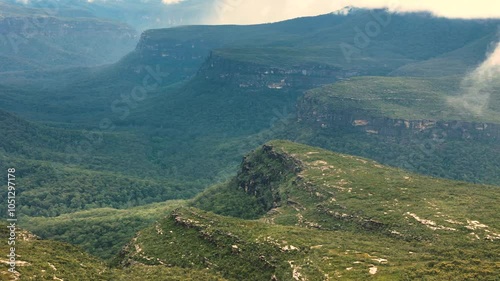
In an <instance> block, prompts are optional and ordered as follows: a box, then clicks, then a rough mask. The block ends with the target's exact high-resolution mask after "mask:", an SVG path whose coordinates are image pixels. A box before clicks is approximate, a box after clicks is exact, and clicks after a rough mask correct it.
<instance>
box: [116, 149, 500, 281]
mask: <svg viewBox="0 0 500 281" xmlns="http://www.w3.org/2000/svg"><path fill="white" fill-rule="evenodd" d="M277 159H280V160H279V161H277ZM292 163H293V164H292ZM283 167H293V169H295V173H294V175H293V177H291V178H289V176H291V174H290V175H289V176H286V177H283V176H282V175H284V174H286V173H287V171H289V170H287V169H285V170H283V169H282V168H283ZM256 175H259V176H258V177H257V176H256ZM236 178H240V179H243V178H244V179H246V184H247V185H246V188H247V190H260V192H261V193H262V192H265V191H264V190H266V189H267V190H271V191H272V192H278V193H279V197H275V203H276V204H275V205H274V206H271V207H270V208H269V207H268V206H267V204H265V202H264V205H261V206H255V208H256V209H257V210H259V209H260V208H262V207H266V208H267V209H269V212H267V214H266V215H264V216H263V217H262V218H261V219H259V220H254V221H245V220H240V219H235V218H230V217H222V216H218V215H215V214H213V213H210V212H205V211H200V210H197V209H192V208H181V209H178V210H176V211H174V212H173V213H172V215H171V216H169V217H167V218H165V219H163V220H161V221H159V222H158V223H156V224H154V225H153V226H151V227H150V228H147V229H145V230H143V231H140V232H139V234H138V236H137V237H136V238H134V239H133V241H132V242H131V244H129V245H128V246H127V247H126V248H125V249H124V252H123V253H122V254H121V259H122V263H121V264H122V265H127V264H130V263H131V262H132V261H134V262H141V263H146V264H152V265H159V264H169V265H174V266H182V267H188V268H194V269H196V268H209V269H210V270H212V271H213V272H218V273H220V274H222V275H223V276H224V277H225V278H227V279H229V280H238V277H241V276H243V275H244V276H251V279H252V280H268V279H271V278H272V277H273V276H275V278H276V279H278V280H288V279H292V278H293V276H300V277H302V278H306V279H309V280H326V279H327V278H328V277H330V278H331V277H332V276H336V277H340V276H342V277H343V278H346V279H347V280H362V279H366V278H369V277H370V276H373V278H375V279H378V280H387V279H389V280H412V279H414V278H424V279H430V280H442V279H443V278H451V277H452V278H453V279H455V280H475V279H480V280H495V278H497V274H496V273H497V272H498V270H499V264H498V259H497V258H496V256H495V255H494V254H493V253H495V252H497V251H498V250H499V246H498V243H497V241H498V239H500V233H499V227H500V225H499V224H498V219H497V215H496V213H497V212H498V210H496V209H495V208H496V207H495V206H496V203H495V199H494V198H496V197H497V196H498V192H499V190H498V187H494V186H484V185H483V186H479V185H472V184H467V183H464V182H455V181H448V180H442V179H435V178H429V177H424V176H419V175H416V174H411V173H408V172H406V171H404V170H398V169H395V168H390V167H386V166H382V165H380V164H378V163H376V162H374V161H372V160H368V159H362V158H358V157H354V156H349V155H342V154H336V153H333V152H329V151H326V150H322V149H319V148H315V147H309V146H305V145H299V144H294V143H290V142H285V141H273V142H270V143H268V144H266V145H265V146H264V147H262V148H259V149H258V150H256V151H255V152H253V153H252V154H251V155H249V156H248V157H247V158H246V160H245V162H244V164H243V165H242V169H241V171H240V173H239V175H238V176H237V177H236ZM273 178H274V179H276V178H281V181H278V182H275V181H273V180H272V179H273ZM266 180H268V181H267V182H266ZM230 184H231V183H229V185H228V186H219V187H215V188H213V189H210V190H209V192H206V193H204V194H202V195H201V196H200V198H198V199H197V200H195V201H194V203H193V204H194V205H197V204H198V206H204V207H207V206H208V210H214V211H216V212H218V213H220V214H228V213H230V214H232V215H234V214H235V212H234V210H233V209H229V210H226V209H220V208H218V207H217V206H219V205H228V206H232V205H237V204H240V203H241V201H242V199H241V197H230V198H222V196H220V195H222V194H226V193H227V190H228V189H230V188H231V189H233V190H234V192H236V193H237V192H241V191H242V190H241V189H242V186H241V185H230ZM252 188H255V189H252ZM218 190H221V191H220V194H217V193H219V191H218ZM243 193H245V192H243ZM245 194H247V196H248V197H249V199H250V200H254V199H252V198H258V197H259V196H258V194H257V195H255V193H252V192H251V193H245ZM204 196H206V197H207V198H210V199H211V200H220V201H218V202H212V204H211V205H203V200H204V198H203V197H204ZM233 200H234V201H233ZM251 202H252V201H251ZM258 202H259V201H258ZM259 203H262V202H259ZM212 206H215V207H212ZM247 206H250V205H247ZM246 212H248V213H250V214H252V213H253V212H255V210H252V209H247V211H244V210H242V213H240V214H237V215H239V216H240V217H245V216H247V214H246ZM375 268H376V269H375ZM370 272H371V273H370Z"/></svg>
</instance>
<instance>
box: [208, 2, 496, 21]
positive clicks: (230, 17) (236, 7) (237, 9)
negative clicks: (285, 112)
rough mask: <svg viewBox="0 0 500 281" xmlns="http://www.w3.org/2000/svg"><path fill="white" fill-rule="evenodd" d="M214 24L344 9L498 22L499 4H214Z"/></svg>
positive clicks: (283, 17)
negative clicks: (421, 13)
mask: <svg viewBox="0 0 500 281" xmlns="http://www.w3.org/2000/svg"><path fill="white" fill-rule="evenodd" d="M214 6H215V13H214V14H213V15H212V17H211V23H214V24H251V23H266V22H275V21H280V20H285V19H290V18H296V17H301V16H313V15H319V14H326V13H329V12H333V11H336V10H340V9H342V8H343V7H345V6H355V7H361V8H390V9H391V10H394V11H401V12H408V11H429V12H431V13H433V14H435V15H437V16H443V17H450V18H492V17H496V18H500V1H492V0H474V1H469V0H300V1H299V0H272V1H269V0H216V1H215V4H214Z"/></svg>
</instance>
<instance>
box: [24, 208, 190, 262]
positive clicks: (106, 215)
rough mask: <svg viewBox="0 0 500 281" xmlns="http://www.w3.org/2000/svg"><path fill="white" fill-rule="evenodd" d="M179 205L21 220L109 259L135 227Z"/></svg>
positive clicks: (49, 236) (40, 233) (47, 235)
mask: <svg viewBox="0 0 500 281" xmlns="http://www.w3.org/2000/svg"><path fill="white" fill-rule="evenodd" d="M182 205H185V202H184V201H167V202H164V203H154V204H149V205H144V206H140V207H133V208H128V209H125V210H123V209H121V210H118V209H112V208H96V209H92V210H88V211H80V212H75V213H70V214H64V215H60V216H57V217H52V218H47V217H23V218H22V219H21V220H20V223H21V225H22V226H24V227H25V228H29V229H30V230H31V231H32V232H33V233H35V234H36V235H38V236H40V237H42V238H44V239H51V240H58V241H63V242H67V243H72V244H74V245H78V246H80V247H82V248H83V249H84V250H85V251H87V252H88V253H90V254H92V255H95V256H98V257H101V258H103V259H106V260H108V261H110V260H111V259H112V258H113V257H114V256H115V255H116V253H118V252H119V251H120V249H121V248H122V247H123V246H124V245H125V244H126V243H127V242H129V241H130V239H132V237H134V235H135V233H136V232H137V231H139V230H141V229H143V228H144V227H147V226H148V225H150V224H151V223H153V222H154V221H155V220H159V219H161V218H163V217H164V216H165V215H167V214H168V213H170V212H171V211H172V210H173V209H175V208H178V207H180V206H182Z"/></svg>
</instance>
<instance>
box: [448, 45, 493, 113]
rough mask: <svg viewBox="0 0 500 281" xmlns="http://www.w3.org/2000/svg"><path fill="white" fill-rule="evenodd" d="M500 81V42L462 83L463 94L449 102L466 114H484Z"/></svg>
mask: <svg viewBox="0 0 500 281" xmlns="http://www.w3.org/2000/svg"><path fill="white" fill-rule="evenodd" d="M496 81H500V43H498V44H497V46H496V48H495V50H494V51H493V52H492V53H491V54H490V55H489V56H488V58H487V59H486V60H485V61H484V62H483V63H482V64H481V65H480V66H479V67H478V68H476V69H475V70H474V71H473V72H471V73H470V74H469V75H467V76H466V77H465V78H464V80H463V81H462V84H461V91H462V92H461V94H460V95H459V96H458V97H454V98H450V99H449V100H448V102H449V103H450V105H452V106H454V107H455V108H457V109H458V110H461V112H463V113H465V114H473V115H476V116H477V115H479V116H480V115H482V114H483V113H484V112H485V111H486V110H487V109H488V106H489V102H490V98H491V94H492V93H493V92H494V91H498V89H496V90H495V88H494V87H495V84H496V83H495V82H496Z"/></svg>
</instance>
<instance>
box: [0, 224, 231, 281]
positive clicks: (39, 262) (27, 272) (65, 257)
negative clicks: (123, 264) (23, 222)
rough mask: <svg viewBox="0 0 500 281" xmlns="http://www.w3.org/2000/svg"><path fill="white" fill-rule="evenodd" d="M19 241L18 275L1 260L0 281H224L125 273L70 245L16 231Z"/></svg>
mask: <svg viewBox="0 0 500 281" xmlns="http://www.w3.org/2000/svg"><path fill="white" fill-rule="evenodd" d="M1 230H2V231H1V233H0V238H1V239H4V240H7V237H8V235H9V233H8V229H7V227H6V225H5V224H2V227H1ZM17 238H18V240H17V241H16V253H17V254H18V255H19V256H18V257H17V266H16V271H17V272H16V273H11V272H9V271H8V268H9V266H8V265H7V264H6V260H5V259H3V258H2V259H1V261H2V262H1V264H0V268H1V270H0V280H82V281H87V280H88V281H91V280H92V281H94V280H102V281H107V280H134V281H135V280H137V281H139V280H160V281H181V280H199V281H202V280H203V281H205V280H213V281H223V280H225V279H223V278H222V277H220V276H218V275H216V274H213V273H210V272H208V271H207V270H204V269H201V270H194V269H189V270H186V269H183V268H179V267H169V268H167V267H148V266H144V265H141V264H136V265H134V266H131V267H128V268H126V269H117V268H110V267H109V266H107V265H106V264H105V263H104V262H103V261H102V260H100V259H98V258H95V257H93V256H90V255H88V254H86V253H83V252H82V250H81V249H80V248H78V247H75V246H72V245H70V244H66V243H61V242H54V241H49V240H39V239H38V238H37V237H36V236H34V235H33V234H31V233H30V232H28V231H25V230H20V229H18V230H17ZM0 250H1V251H2V252H3V253H8V252H9V247H8V245H7V243H2V245H1V246H0Z"/></svg>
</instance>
